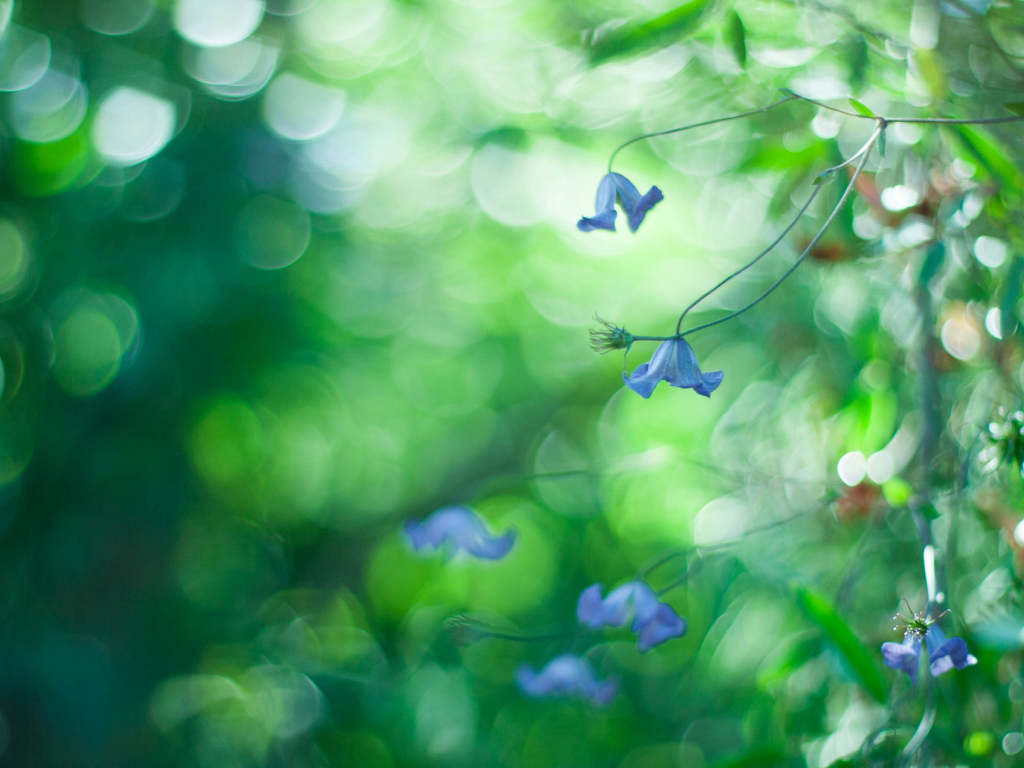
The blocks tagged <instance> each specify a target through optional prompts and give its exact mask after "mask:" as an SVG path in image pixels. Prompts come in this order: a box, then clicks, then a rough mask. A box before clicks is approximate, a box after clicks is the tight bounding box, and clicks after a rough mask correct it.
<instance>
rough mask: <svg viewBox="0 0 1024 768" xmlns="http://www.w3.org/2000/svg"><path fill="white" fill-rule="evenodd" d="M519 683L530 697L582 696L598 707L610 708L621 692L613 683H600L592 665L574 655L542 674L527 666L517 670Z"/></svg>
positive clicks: (553, 662)
mask: <svg viewBox="0 0 1024 768" xmlns="http://www.w3.org/2000/svg"><path fill="white" fill-rule="evenodd" d="M516 683H517V684H518V686H519V689H520V690H521V691H522V692H523V693H525V694H526V695H527V696H532V697H534V698H540V697H542V696H572V695H574V694H578V695H580V696H583V697H584V698H586V699H589V700H590V701H591V702H593V703H594V704H599V705H601V706H604V705H606V704H608V702H610V701H611V700H612V699H613V698H614V697H615V694H616V693H617V692H618V690H619V686H618V684H617V683H616V682H615V681H613V680H605V681H600V680H598V679H597V677H596V676H595V675H594V672H593V670H591V668H590V665H589V664H587V662H586V661H584V660H583V659H581V658H580V657H579V656H573V655H572V654H570V653H566V654H563V655H561V656H557V657H555V658H554V659H552V660H551V661H549V662H548V663H547V665H546V666H545V667H544V669H542V670H541V671H540V672H534V671H533V667H530V666H528V665H526V664H523V665H521V666H520V667H519V668H517V669H516Z"/></svg>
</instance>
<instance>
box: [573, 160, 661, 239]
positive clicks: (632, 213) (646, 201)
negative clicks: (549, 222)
mask: <svg viewBox="0 0 1024 768" xmlns="http://www.w3.org/2000/svg"><path fill="white" fill-rule="evenodd" d="M616 196H618V198H619V204H620V205H621V206H622V210H623V212H624V213H625V214H626V221H627V223H628V224H629V231H630V232H636V231H637V229H638V228H639V226H640V224H641V223H643V220H644V217H645V216H646V215H647V212H648V211H649V210H651V208H653V207H654V206H655V205H657V204H658V203H660V202H661V201H662V200H664V199H665V196H664V195H663V194H662V193H661V190H660V189H658V188H657V187H651V188H650V189H649V190H648V191H647V194H646V195H641V194H640V190H638V189H637V188H636V186H634V184H633V182H631V181H630V180H629V179H627V178H626V177H625V176H623V175H622V174H621V173H609V174H607V175H605V177H604V178H603V179H601V183H600V184H598V185H597V198H596V199H595V201H594V208H595V210H596V213H595V214H594V215H593V216H589V217H588V216H584V217H583V218H581V219H580V220H579V221H578V222H576V226H577V227H578V228H579V229H580V231H582V232H593V231H594V230H595V229H607V230H609V231H611V232H614V231H615V217H616V212H615V198H616Z"/></svg>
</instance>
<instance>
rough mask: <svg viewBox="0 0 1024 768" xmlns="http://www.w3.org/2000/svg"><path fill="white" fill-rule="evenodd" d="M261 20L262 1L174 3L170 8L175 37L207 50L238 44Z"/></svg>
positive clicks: (229, 0)
mask: <svg viewBox="0 0 1024 768" xmlns="http://www.w3.org/2000/svg"><path fill="white" fill-rule="evenodd" d="M262 19H263V2H262V0H178V4H177V5H176V6H175V7H174V27H175V29H177V30H178V34H179V35H181V36H182V37H183V38H185V39H186V40H188V41H189V42H190V43H194V44H195V45H201V46H205V47H209V48H217V47H219V46H223V45H233V44H234V43H238V42H241V41H242V40H244V39H245V38H247V37H248V36H249V35H251V34H252V33H253V32H254V31H255V30H256V27H258V26H259V25H260V21H261V20H262Z"/></svg>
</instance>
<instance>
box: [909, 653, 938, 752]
mask: <svg viewBox="0 0 1024 768" xmlns="http://www.w3.org/2000/svg"><path fill="white" fill-rule="evenodd" d="M924 674H925V686H926V693H925V701H926V704H925V707H924V713H923V714H922V715H921V722H920V724H919V725H918V726H917V730H916V731H914V735H913V736H912V737H911V738H910V741H908V742H907V746H905V747H904V748H903V752H902V757H903V759H904V760H906V761H908V763H909V761H910V758H912V757H913V756H914V755H915V754H916V753H917V750H919V749H920V748H921V745H922V744H924V740H925V739H927V738H928V734H929V733H930V732H931V730H932V725H933V724H934V723H935V710H936V707H935V683H934V682H933V681H932V676H931V673H930V672H928V671H926V672H925V673H924Z"/></svg>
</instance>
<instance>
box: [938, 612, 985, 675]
mask: <svg viewBox="0 0 1024 768" xmlns="http://www.w3.org/2000/svg"><path fill="white" fill-rule="evenodd" d="M925 642H927V644H928V657H929V659H930V663H929V665H928V668H929V670H931V673H932V675H933V676H936V677H937V676H938V675H943V674H945V673H946V672H949V671H950V670H951V669H964V668H966V667H969V666H971V665H972V664H977V663H978V660H977V659H976V658H974V656H972V655H971V654H970V652H968V650H967V643H965V642H964V641H963V639H962V638H959V637H950V638H947V637H946V633H945V632H943V631H942V629H941V628H940V627H939V626H938V625H937V624H932V625H931V626H930V627H928V632H927V634H926V635H925Z"/></svg>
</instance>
